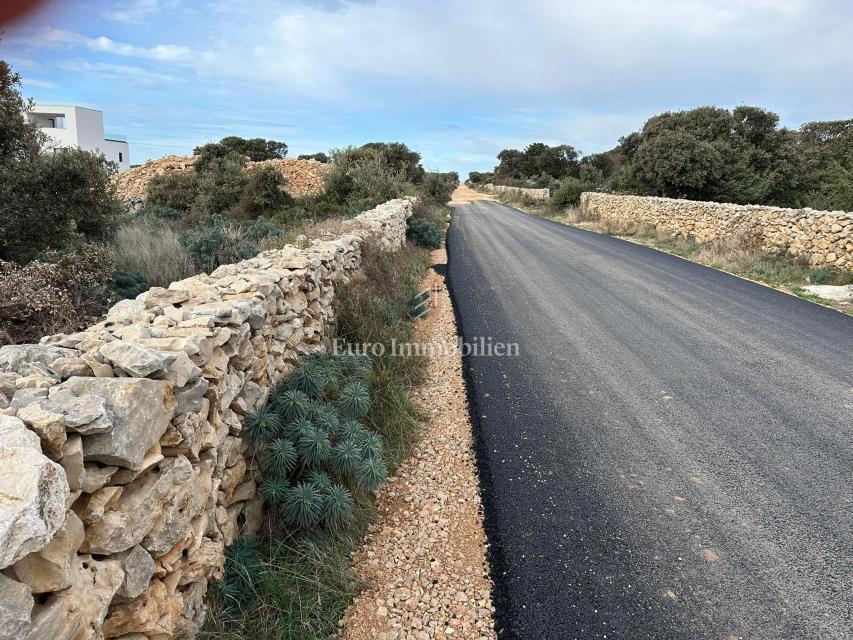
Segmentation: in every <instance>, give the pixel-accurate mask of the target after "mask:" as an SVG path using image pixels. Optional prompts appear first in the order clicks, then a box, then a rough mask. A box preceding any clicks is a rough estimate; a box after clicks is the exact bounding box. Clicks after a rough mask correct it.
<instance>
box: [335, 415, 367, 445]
mask: <svg viewBox="0 0 853 640" xmlns="http://www.w3.org/2000/svg"><path fill="white" fill-rule="evenodd" d="M338 435H339V436H340V438H341V440H353V441H354V442H355V443H356V444H361V443H362V442H364V440H365V439H366V438H367V429H365V428H364V426H363V425H362V424H361V423H360V422H359V421H358V420H347V421H345V422H342V423H341V425H340V427H338Z"/></svg>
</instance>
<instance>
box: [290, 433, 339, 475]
mask: <svg viewBox="0 0 853 640" xmlns="http://www.w3.org/2000/svg"><path fill="white" fill-rule="evenodd" d="M297 450H298V451H299V455H300V456H302V458H303V459H304V460H305V462H306V463H307V464H308V465H309V466H311V467H319V466H320V465H323V464H325V463H326V462H328V460H329V456H330V455H331V454H332V442H331V440H329V436H328V435H326V433H325V432H324V431H323V430H322V429H318V428H317V427H311V429H310V430H309V432H308V433H307V434H305V435H304V436H302V437H301V438H300V439H299V442H298V443H297Z"/></svg>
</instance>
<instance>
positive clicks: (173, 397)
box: [0, 199, 413, 640]
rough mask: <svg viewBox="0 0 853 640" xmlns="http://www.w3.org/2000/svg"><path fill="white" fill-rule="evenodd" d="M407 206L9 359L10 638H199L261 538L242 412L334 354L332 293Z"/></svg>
mask: <svg viewBox="0 0 853 640" xmlns="http://www.w3.org/2000/svg"><path fill="white" fill-rule="evenodd" d="M412 206H413V203H412V200H410V199H402V200H392V201H390V202H387V203H385V204H383V205H380V206H378V207H376V208H375V209H372V210H371V211H367V212H365V213H362V214H361V215H359V216H357V217H356V218H354V219H352V220H350V221H348V222H347V223H346V224H345V225H344V226H345V227H346V229H345V231H346V233H345V234H344V235H341V236H339V237H337V238H335V239H333V240H329V241H314V242H313V243H312V244H311V245H310V246H309V247H308V248H305V249H299V248H297V247H294V246H292V245H287V246H285V247H284V248H283V249H280V250H273V251H265V252H264V253H261V254H260V255H258V256H256V257H255V258H252V259H250V260H245V261H243V262H240V263H237V264H231V265H224V266H221V267H219V268H218V269H216V270H215V271H214V272H213V273H211V274H210V275H206V274H201V275H197V276H193V277H191V278H188V279H186V280H182V281H180V282H174V283H172V284H171V285H170V286H169V288H168V289H161V288H155V289H151V290H150V291H147V292H145V293H143V294H141V295H140V296H138V297H137V298H136V299H135V300H123V301H122V302H119V303H118V304H116V305H115V306H114V307H113V308H112V309H110V311H109V312H108V313H107V316H106V318H105V319H104V320H103V321H102V322H99V323H98V324H96V325H93V326H91V327H89V328H88V329H86V330H84V331H82V332H80V333H76V334H72V335H65V334H62V335H55V336H49V337H46V338H44V339H43V340H42V341H41V343H40V344H26V345H13V346H5V347H2V348H0V569H2V570H3V572H2V574H0V639H2V640H5V639H15V640H46V639H50V640H82V639H93V638H102V637H103V638H118V637H123V638H134V639H138V640H141V639H142V638H145V637H147V638H157V639H158V640H163V639H167V638H172V637H175V638H189V637H192V636H193V635H194V634H195V632H196V631H197V630H198V628H199V627H200V625H201V624H202V622H203V620H204V617H205V612H206V608H205V603H204V596H205V593H206V591H207V588H208V584H209V582H210V581H211V580H215V579H216V578H219V577H221V575H222V570H223V552H224V549H225V547H227V546H228V545H229V544H231V542H232V541H233V540H234V539H235V538H236V537H237V536H240V535H246V536H253V535H254V534H255V532H256V531H257V528H258V526H259V524H260V518H261V508H262V505H261V499H260V496H259V495H258V493H257V486H258V483H259V480H260V477H259V469H258V466H257V463H256V462H255V461H254V459H252V458H251V457H247V456H245V455H244V453H245V452H246V450H247V443H246V442H245V441H244V440H243V438H242V420H241V417H242V415H243V414H245V413H246V412H247V411H250V410H252V409H254V408H256V407H258V406H259V405H260V404H262V403H263V401H264V400H265V398H266V396H267V392H268V389H269V388H270V386H271V385H273V384H274V383H275V382H276V381H277V380H278V379H279V378H281V377H283V376H286V375H288V374H289V372H290V371H291V370H292V369H293V367H294V364H295V363H296V362H297V360H298V359H299V358H300V357H301V356H303V355H306V354H311V353H316V352H321V351H323V350H324V349H325V342H326V339H327V337H328V328H329V326H330V321H331V320H332V315H333V311H332V306H331V305H332V300H333V298H334V294H335V286H336V285H337V284H339V283H342V282H345V281H347V279H348V277H349V274H351V273H353V271H354V270H356V269H358V268H359V266H360V262H361V246H362V244H363V243H364V242H366V241H371V242H376V243H378V244H379V245H380V246H382V247H384V248H386V249H390V250H394V249H396V248H399V247H400V246H401V245H402V244H403V243H404V242H405V238H406V221H407V219H408V218H409V216H410V215H411V213H412ZM128 634H131V635H128ZM134 634H142V635H134Z"/></svg>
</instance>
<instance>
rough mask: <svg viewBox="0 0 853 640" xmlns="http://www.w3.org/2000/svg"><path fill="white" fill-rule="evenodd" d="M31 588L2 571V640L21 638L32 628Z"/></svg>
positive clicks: (0, 617) (0, 633)
mask: <svg viewBox="0 0 853 640" xmlns="http://www.w3.org/2000/svg"><path fill="white" fill-rule="evenodd" d="M33 604H35V603H34V601H33V596H32V595H31V594H30V588H29V587H28V586H27V585H25V584H23V583H21V582H16V581H15V580H11V579H10V578H7V577H6V576H4V575H3V574H2V573H0V640H19V638H21V637H23V635H24V634H25V633H26V632H27V631H28V630H29V628H30V614H31V612H32V610H33Z"/></svg>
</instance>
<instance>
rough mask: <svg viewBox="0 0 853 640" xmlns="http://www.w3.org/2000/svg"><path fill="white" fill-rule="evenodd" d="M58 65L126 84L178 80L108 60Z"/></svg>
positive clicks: (167, 82)
mask: <svg viewBox="0 0 853 640" xmlns="http://www.w3.org/2000/svg"><path fill="white" fill-rule="evenodd" d="M60 66H61V67H62V68H63V69H67V70H68V71H73V72H77V73H85V74H90V75H95V76H97V77H98V78H100V79H102V80H109V81H111V82H117V83H120V84H126V85H135V86H159V85H163V84H174V83H176V82H179V80H180V79H179V78H178V77H176V76H174V75H171V74H168V73H159V72H156V71H150V70H149V69H144V68H142V67H137V66H133V65H126V64H111V63H109V62H89V61H87V60H74V61H70V62H65V63H62V64H60Z"/></svg>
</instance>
